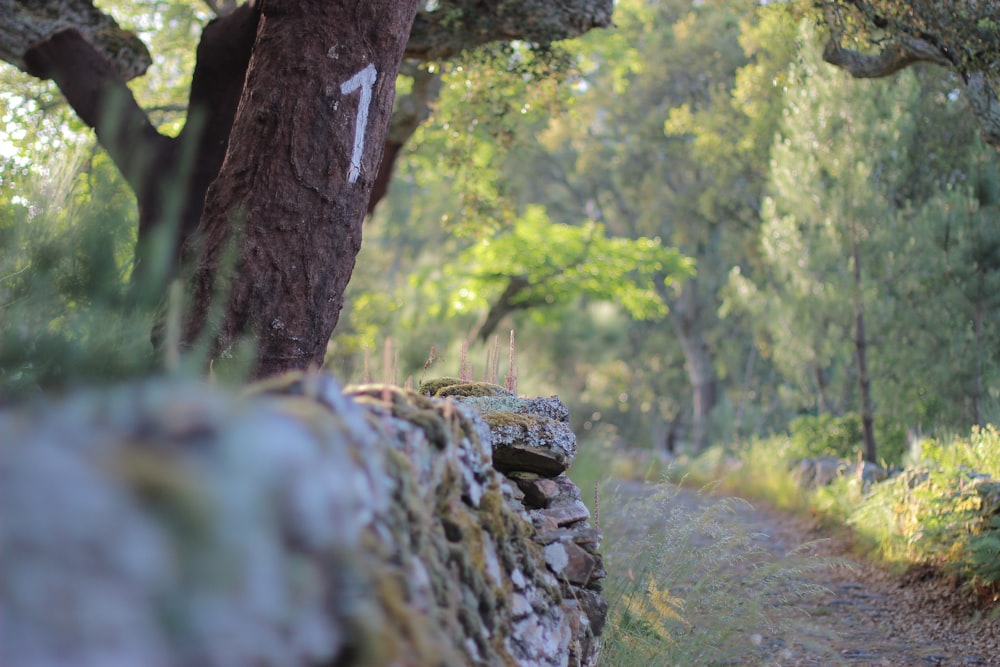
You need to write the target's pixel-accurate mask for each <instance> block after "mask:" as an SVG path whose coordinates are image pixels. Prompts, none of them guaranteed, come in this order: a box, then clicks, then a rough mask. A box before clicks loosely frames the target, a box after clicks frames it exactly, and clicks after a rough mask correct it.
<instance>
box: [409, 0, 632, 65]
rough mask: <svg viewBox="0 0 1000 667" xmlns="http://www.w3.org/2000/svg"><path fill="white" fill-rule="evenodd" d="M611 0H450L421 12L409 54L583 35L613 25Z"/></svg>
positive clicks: (440, 54) (431, 56) (426, 56)
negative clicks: (493, 0) (516, 40)
mask: <svg viewBox="0 0 1000 667" xmlns="http://www.w3.org/2000/svg"><path fill="white" fill-rule="evenodd" d="M612 9H613V2H612V0H563V1H562V2H551V0H507V1H506V2H488V3H487V2H482V1H481V0H447V1H442V2H439V3H438V5H437V8H436V9H434V11H423V12H420V13H419V14H417V20H416V22H414V24H413V30H412V31H411V32H410V39H409V42H407V45H406V57H407V58H411V59H414V60H421V61H426V60H444V59H447V58H452V57H454V56H456V55H458V54H459V53H461V52H463V51H467V50H469V49H474V48H476V47H477V46H482V45H484V44H489V43H490V42H497V41H508V40H514V39H520V40H524V41H527V42H535V43H538V44H550V43H552V42H555V41H558V40H561V39H569V38H571V37H578V36H580V35H582V34H583V33H585V32H587V31H588V30H591V29H593V28H605V27H607V26H609V25H611V12H612Z"/></svg>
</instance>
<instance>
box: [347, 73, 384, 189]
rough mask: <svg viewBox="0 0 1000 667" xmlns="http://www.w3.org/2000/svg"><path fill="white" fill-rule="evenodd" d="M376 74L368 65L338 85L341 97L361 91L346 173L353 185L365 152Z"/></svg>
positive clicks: (348, 180) (359, 172)
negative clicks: (366, 132)
mask: <svg viewBox="0 0 1000 667" xmlns="http://www.w3.org/2000/svg"><path fill="white" fill-rule="evenodd" d="M377 76H378V72H376V71H375V66H374V65H372V64H371V63H368V66H367V67H365V68H364V69H363V70H361V71H360V72H358V73H357V74H355V75H354V76H352V77H351V78H350V79H348V80H347V81H345V82H344V83H342V84H340V92H341V94H343V95H350V94H351V93H353V92H354V91H356V90H358V89H361V101H360V102H359V103H358V117H357V120H356V121H355V123H354V150H352V151H351V167H350V169H349V170H348V171H347V182H348V183H354V182H355V181H357V180H358V176H360V175H361V156H362V155H364V152H365V129H366V127H367V126H368V108H369V107H370V106H371V104H372V86H374V85H375V78H376V77H377Z"/></svg>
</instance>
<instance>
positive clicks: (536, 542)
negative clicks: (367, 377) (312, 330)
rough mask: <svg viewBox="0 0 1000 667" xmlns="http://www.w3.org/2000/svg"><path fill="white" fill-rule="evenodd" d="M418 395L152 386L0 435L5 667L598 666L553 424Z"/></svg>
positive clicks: (583, 545) (471, 389)
mask: <svg viewBox="0 0 1000 667" xmlns="http://www.w3.org/2000/svg"><path fill="white" fill-rule="evenodd" d="M422 390H423V391H424V392H425V393H417V392H407V391H404V390H401V389H399V388H395V387H381V386H366V387H358V388H351V389H348V390H347V391H342V390H341V389H340V388H339V387H338V386H337V385H336V383H335V382H334V381H333V380H332V379H331V378H329V377H327V376H322V375H310V376H288V377H285V378H282V379H280V380H278V381H275V382H272V383H269V384H268V385H264V386H260V387H258V388H257V389H256V391H255V392H254V393H253V394H251V395H247V396H233V395H231V394H228V393H226V392H222V391H219V390H213V389H210V388H207V387H205V386H201V385H195V384H172V383H170V382H166V381H159V382H152V383H146V384H137V385H131V386H125V387H120V388H118V389H115V390H112V391H102V392H86V393H82V394H79V395H75V396H70V397H67V398H64V399H60V400H55V399H49V400H45V401H40V402H38V403H37V404H34V405H31V406H21V407H19V408H17V409H8V410H6V411H5V412H3V413H0V507H2V523H0V562H2V565H3V575H4V576H3V580H2V584H0V586H2V589H0V615H2V624H0V632H2V635H0V663H2V664H5V665H8V664H9V665H18V666H19V667H42V666H46V667H47V666H50V665H51V666H56V665H73V666H74V667H98V666H100V667H109V666H117V665H122V666H133V665H143V666H146V667H156V666H160V665H162V666H175V665H177V666H188V665H190V666H192V667H195V666H198V667H202V666H206V667H212V666H216V665H218V666H230V665H231V666H233V667H244V666H246V665H275V666H278V665H280V666H283V667H285V666H291V665H326V666H330V665H335V666H345V667H346V666H358V667H361V666H364V667H377V666H380V665H412V666H414V667H424V666H433V665H442V666H452V665H455V666H465V665H593V664H595V663H596V661H597V653H598V642H597V639H596V637H597V636H598V635H599V634H600V631H601V628H602V626H603V623H604V615H605V610H606V605H605V603H604V600H603V599H602V597H601V579H602V578H603V576H604V574H605V573H604V570H603V567H602V563H601V558H600V556H599V554H598V548H599V546H600V539H601V535H600V532H599V531H598V530H597V529H596V528H594V527H592V526H591V525H590V524H589V522H588V519H589V515H588V512H587V510H586V507H585V506H584V505H583V503H581V502H580V494H579V490H578V489H577V488H576V487H575V486H574V485H573V484H572V482H570V481H569V479H568V478H567V477H566V476H565V474H564V473H565V470H566V468H567V467H568V466H569V464H570V463H571V462H572V458H573V455H574V454H575V449H576V443H575V437H574V435H573V433H572V431H571V430H570V428H569V426H568V420H567V413H566V408H565V406H563V405H562V403H561V402H560V401H559V400H558V399H557V398H550V399H521V398H517V397H516V396H513V395H512V394H510V393H509V392H506V391H504V390H503V389H502V388H500V387H496V386H493V385H481V384H475V385H469V384H462V383H459V382H458V381H449V380H444V381H437V382H435V383H431V384H428V385H425V386H424V387H422ZM427 394H434V396H433V397H432V396H429V395H427Z"/></svg>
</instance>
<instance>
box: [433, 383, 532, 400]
mask: <svg viewBox="0 0 1000 667" xmlns="http://www.w3.org/2000/svg"><path fill="white" fill-rule="evenodd" d="M434 395H435V396H437V397H438V398H444V397H446V396H452V397H455V398H471V397H483V396H509V397H513V396H514V394H512V393H511V392H509V391H507V390H506V389H504V388H503V387H501V386H500V385H497V384H490V383H489V382H465V383H462V384H451V385H448V386H445V387H441V388H440V389H438V390H437V391H436V392H434Z"/></svg>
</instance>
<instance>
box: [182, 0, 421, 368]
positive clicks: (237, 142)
mask: <svg viewBox="0 0 1000 667" xmlns="http://www.w3.org/2000/svg"><path fill="white" fill-rule="evenodd" d="M349 4H350V3H330V2H326V1H324V0H309V1H303V2H299V3H294V4H288V3H281V2H276V1H275V2H264V3H261V6H260V11H261V13H262V18H261V21H260V25H259V28H258V32H257V41H256V43H255V45H254V49H253V55H252V57H251V60H250V66H249V68H248V71H247V78H246V85H245V87H244V90H243V96H242V99H241V101H240V107H239V111H238V112H237V116H236V120H235V122H234V125H233V130H232V134H231V136H230V139H229V149H228V151H227V154H226V160H225V162H224V163H223V165H222V169H221V170H220V172H219V176H218V178H217V179H216V181H215V183H214V184H213V185H212V187H211V188H210V189H209V192H208V196H207V198H206V203H205V212H204V215H203V217H202V222H201V225H200V227H199V234H197V235H196V236H195V237H194V239H192V240H189V242H188V245H187V253H188V254H189V255H195V254H196V255H197V256H198V260H197V264H196V266H197V268H196V270H195V273H194V276H193V279H192V282H191V287H192V290H191V293H192V303H191V311H190V313H191V314H190V317H189V319H188V321H187V322H186V326H185V336H184V338H185V342H186V343H188V344H192V343H194V341H195V340H196V339H197V338H198V336H199V335H201V334H202V333H203V332H204V331H205V330H206V325H207V324H208V323H209V312H210V310H211V306H212V305H213V304H212V301H213V295H214V293H215V292H216V291H217V288H221V289H222V290H223V292H224V293H225V294H226V295H227V296H226V297H225V298H226V301H227V304H228V305H227V306H226V308H225V315H224V317H223V318H222V321H221V323H220V324H219V325H218V329H217V331H208V332H207V333H210V334H211V335H212V336H213V338H214V352H215V353H216V354H222V355H223V356H224V355H225V354H226V352H227V350H229V349H230V348H231V347H232V346H233V345H234V344H235V343H237V342H238V341H239V340H240V339H241V338H243V337H245V336H247V335H256V336H258V344H259V350H258V357H257V362H256V365H255V368H254V371H253V374H254V375H255V376H258V377H263V376H267V375H272V374H274V373H278V372H281V371H284V370H288V369H290V368H306V367H308V366H311V365H320V364H322V362H323V357H324V354H325V351H326V344H327V341H328V340H329V338H330V334H331V333H332V331H333V329H334V327H335V326H336V324H337V320H338V318H339V316H340V310H341V308H342V306H343V294H344V290H345V289H346V287H347V283H348V281H349V280H350V276H351V272H352V271H353V269H354V261H355V257H356V255H357V253H358V250H359V249H360V247H361V225H362V221H363V219H364V216H365V212H366V210H367V206H368V201H369V197H370V194H371V191H372V186H373V184H374V182H375V178H376V173H377V171H378V166H379V162H380V160H381V157H382V149H383V145H384V143H385V140H386V136H387V134H388V130H389V119H390V115H391V112H392V102H393V96H394V85H395V80H396V74H397V72H398V69H399V65H400V62H401V60H402V56H403V49H404V47H405V45H406V41H407V38H408V36H409V33H410V28H411V26H412V23H413V19H414V16H415V14H416V10H417V5H418V2H417V0H371V1H369V2H363V3H357V4H356V5H352V6H348V5H349ZM229 248H232V249H233V252H234V257H235V262H234V264H235V266H234V267H233V268H234V269H235V270H233V271H228V270H220V269H225V265H226V263H227V260H226V259H225V258H226V254H227V252H228V249H229ZM213 325H214V323H213Z"/></svg>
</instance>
